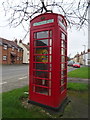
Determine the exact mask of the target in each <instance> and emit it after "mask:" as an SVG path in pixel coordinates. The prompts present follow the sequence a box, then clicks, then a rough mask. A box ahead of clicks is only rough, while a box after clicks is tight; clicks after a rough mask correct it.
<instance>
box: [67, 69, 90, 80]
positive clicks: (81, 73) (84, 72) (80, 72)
mask: <svg viewBox="0 0 90 120" xmlns="http://www.w3.org/2000/svg"><path fill="white" fill-rule="evenodd" d="M89 72H90V67H81V68H78V69H76V70H73V71H70V72H68V77H75V78H87V79H88V78H90V74H89Z"/></svg>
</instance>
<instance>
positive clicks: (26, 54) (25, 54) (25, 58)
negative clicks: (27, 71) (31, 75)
mask: <svg viewBox="0 0 90 120" xmlns="http://www.w3.org/2000/svg"><path fill="white" fill-rule="evenodd" d="M17 44H18V45H19V46H20V47H21V48H23V63H29V51H28V50H27V48H26V47H25V46H24V45H23V44H22V43H17Z"/></svg>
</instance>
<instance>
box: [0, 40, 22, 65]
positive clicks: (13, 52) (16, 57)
mask: <svg viewBox="0 0 90 120" xmlns="http://www.w3.org/2000/svg"><path fill="white" fill-rule="evenodd" d="M22 63H23V49H22V48H21V47H19V46H18V45H17V44H16V43H15V42H14V41H9V40H6V39H4V38H0V64H22Z"/></svg>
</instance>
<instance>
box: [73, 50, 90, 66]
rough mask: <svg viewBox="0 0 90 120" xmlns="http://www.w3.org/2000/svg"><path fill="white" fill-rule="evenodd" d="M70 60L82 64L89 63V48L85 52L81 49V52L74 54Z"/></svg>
mask: <svg viewBox="0 0 90 120" xmlns="http://www.w3.org/2000/svg"><path fill="white" fill-rule="evenodd" d="M72 60H73V61H75V62H79V63H80V64H82V65H90V49H88V50H87V52H85V51H83V52H81V54H77V55H75V56H74V58H73V59H72Z"/></svg>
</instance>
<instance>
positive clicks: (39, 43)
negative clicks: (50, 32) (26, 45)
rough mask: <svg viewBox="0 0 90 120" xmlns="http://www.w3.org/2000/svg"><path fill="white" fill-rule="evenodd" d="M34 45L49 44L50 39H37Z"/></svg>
mask: <svg viewBox="0 0 90 120" xmlns="http://www.w3.org/2000/svg"><path fill="white" fill-rule="evenodd" d="M34 46H48V39H45V40H35V41H34Z"/></svg>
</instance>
